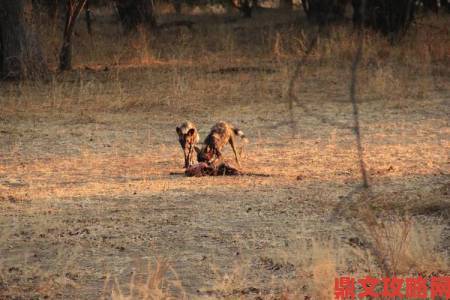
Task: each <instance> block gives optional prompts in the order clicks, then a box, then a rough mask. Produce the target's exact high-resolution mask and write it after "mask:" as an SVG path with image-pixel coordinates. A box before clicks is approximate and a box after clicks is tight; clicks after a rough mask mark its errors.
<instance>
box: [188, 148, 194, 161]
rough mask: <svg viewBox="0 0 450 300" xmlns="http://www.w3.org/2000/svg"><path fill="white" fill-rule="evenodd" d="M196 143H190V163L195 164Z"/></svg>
mask: <svg viewBox="0 0 450 300" xmlns="http://www.w3.org/2000/svg"><path fill="white" fill-rule="evenodd" d="M193 154H194V145H192V144H190V145H189V165H193V164H194V155H193Z"/></svg>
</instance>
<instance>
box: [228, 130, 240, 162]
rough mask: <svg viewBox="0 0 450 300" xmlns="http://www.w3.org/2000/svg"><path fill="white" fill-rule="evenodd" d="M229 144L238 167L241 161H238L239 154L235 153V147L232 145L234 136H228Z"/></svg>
mask: <svg viewBox="0 0 450 300" xmlns="http://www.w3.org/2000/svg"><path fill="white" fill-rule="evenodd" d="M230 145H231V149H233V153H234V157H235V158H236V162H237V164H238V166H239V168H240V167H241V163H240V162H239V155H238V154H237V152H236V147H235V146H234V137H233V136H231V137H230Z"/></svg>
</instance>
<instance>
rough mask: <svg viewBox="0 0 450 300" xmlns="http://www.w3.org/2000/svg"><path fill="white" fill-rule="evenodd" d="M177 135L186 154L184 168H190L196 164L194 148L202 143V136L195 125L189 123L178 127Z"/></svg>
mask: <svg viewBox="0 0 450 300" xmlns="http://www.w3.org/2000/svg"><path fill="white" fill-rule="evenodd" d="M177 134H178V141H179V142H180V145H181V148H182V149H183V153H184V167H185V168H188V167H189V166H190V165H192V164H193V163H194V155H193V154H194V150H195V148H194V147H195V145H196V144H197V143H198V142H199V141H200V135H199V134H198V130H197V128H196V127H195V124H194V123H192V122H189V121H186V122H184V123H183V124H181V125H180V126H177Z"/></svg>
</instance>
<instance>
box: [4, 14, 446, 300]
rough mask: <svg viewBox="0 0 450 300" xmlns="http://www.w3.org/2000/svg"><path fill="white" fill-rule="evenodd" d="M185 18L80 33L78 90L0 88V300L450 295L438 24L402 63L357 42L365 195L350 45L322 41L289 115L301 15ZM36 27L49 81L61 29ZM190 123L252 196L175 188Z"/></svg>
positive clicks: (207, 187)
mask: <svg viewBox="0 0 450 300" xmlns="http://www.w3.org/2000/svg"><path fill="white" fill-rule="evenodd" d="M299 16H300V19H299ZM174 18H175V17H174V16H172V15H170V14H168V13H165V12H164V9H163V8H160V16H159V21H160V22H165V21H170V20H173V19H174ZM182 18H183V19H186V18H189V19H191V20H193V21H194V22H196V24H195V25H194V26H193V29H192V30H190V29H187V28H184V27H176V28H168V29H162V30H161V32H159V33H154V34H148V33H145V32H144V31H141V32H139V33H137V34H132V35H130V36H123V35H122V34H121V31H120V28H119V26H118V25H117V21H116V19H115V17H114V16H113V15H112V11H111V10H108V9H103V10H99V12H97V16H96V18H95V22H94V37H93V38H92V39H91V38H89V36H88V35H87V33H86V30H85V28H84V24H83V23H82V22H79V24H78V28H77V35H76V38H75V45H74V61H75V67H76V68H75V70H74V71H71V72H68V73H64V74H56V73H55V75H54V76H53V77H52V79H51V80H50V81H49V82H39V83H37V82H22V83H2V84H1V89H0V104H1V110H0V192H1V196H0V207H1V210H0V220H1V221H0V241H1V243H0V298H1V299H41V298H42V299H45V298H50V299H98V298H107V299H109V298H113V299H122V298H125V297H127V296H130V294H131V295H132V296H133V297H134V298H135V299H141V298H144V296H152V297H154V298H156V299H159V298H167V297H172V299H179V298H182V297H185V298H189V299H192V298H194V299H195V298H202V299H209V298H211V299H213V298H220V297H224V298H228V299H235V298H249V299H280V298H283V297H284V299H309V298H308V297H312V298H313V299H327V298H331V297H332V294H333V286H334V277H335V276H342V275H353V276H355V277H357V278H361V277H363V276H365V275H372V276H375V277H378V278H379V277H382V275H383V274H384V275H385V274H386V273H391V274H392V273H395V274H397V275H398V276H402V277H406V276H417V275H418V274H421V275H422V276H431V275H436V274H438V275H444V274H447V275H448V270H449V266H448V257H449V249H450V248H449V247H450V238H449V217H450V200H449V199H450V197H449V196H448V193H449V159H448V150H449V133H450V131H449V127H448V120H449V107H450V106H449V99H450V91H449V87H450V84H449V77H450V69H449V67H450V53H449V49H450V40H449V32H448V28H450V23H449V18H448V16H439V17H435V16H433V17H430V18H425V19H421V20H420V24H427V25H426V26H425V25H420V24H418V25H415V26H413V28H412V29H411V30H410V32H409V33H408V35H407V36H406V37H405V38H404V39H403V40H402V41H401V42H400V43H398V44H397V45H395V46H391V45H390V44H389V43H388V42H387V41H386V40H385V39H384V38H383V37H381V36H377V35H376V34H374V33H371V32H366V33H365V38H364V54H363V57H362V61H361V64H360V66H359V70H358V83H359V84H358V86H357V96H358V102H359V112H360V122H361V134H362V142H363V146H364V159H365V163H366V166H367V171H368V175H369V185H370V189H369V190H364V189H361V188H359V187H360V186H361V175H360V169H359V163H358V157H357V152H356V144H355V136H354V132H353V131H352V129H351V127H352V126H353V117H352V106H351V102H350V97H349V85H350V78H351V63H352V59H353V55H354V53H355V51H356V46H357V45H356V44H357V43H356V35H355V33H354V32H353V29H352V28H351V26H350V25H342V26H341V25H338V26H336V27H333V28H331V29H329V30H328V31H327V32H325V33H323V35H322V36H321V37H320V38H319V42H318V46H317V48H316V49H315V50H314V51H313V52H312V53H311V55H310V56H309V58H308V59H307V60H306V62H305V63H304V65H303V66H302V71H301V74H300V76H298V78H295V79H294V89H293V93H294V94H295V95H296V97H297V98H298V102H297V103H294V105H293V108H292V110H290V109H289V107H290V103H289V101H290V99H289V95H288V90H289V84H290V81H291V78H292V76H293V74H294V69H295V65H296V63H297V61H298V60H299V59H300V58H301V57H303V56H304V52H305V47H306V46H305V45H306V44H307V43H308V42H307V41H308V39H309V38H310V37H311V35H312V32H313V31H314V29H313V28H311V26H309V25H307V24H306V23H305V21H304V20H303V18H302V17H301V13H300V12H299V11H294V12H290V13H289V12H264V11H263V12H258V13H257V14H256V17H255V19H254V20H244V19H237V20H234V19H233V18H229V17H225V16H224V15H206V14H204V15H201V14H200V15H185V16H184V17H182ZM41 21H42V20H41ZM37 24H39V26H38V25H36V26H37V27H38V29H39V30H40V32H41V35H42V39H43V40H44V41H45V44H44V47H45V49H46V53H48V58H49V63H50V64H51V65H52V64H53V65H54V64H55V63H56V57H57V55H56V54H57V50H58V47H59V43H60V39H59V37H60V32H61V28H59V27H53V26H51V25H50V24H48V23H46V22H45V20H44V21H42V22H37ZM236 68H242V69H236ZM185 119H189V120H192V121H194V122H195V123H196V124H197V126H198V127H199V129H200V134H201V136H203V137H204V136H206V134H207V132H208V130H209V128H210V127H211V126H212V125H213V124H214V122H216V121H219V120H226V121H229V122H231V123H233V124H235V125H238V126H239V127H240V128H241V129H242V130H243V131H244V132H245V133H246V135H247V136H248V138H249V140H250V142H249V143H248V144H245V145H244V152H243V157H244V158H243V170H244V171H245V172H248V173H253V174H256V175H259V176H256V175H255V176H238V177H208V178H205V177H204V178H187V177H184V176H182V175H180V174H181V173H182V171H183V170H182V168H181V167H182V165H183V157H182V152H181V149H180V147H179V145H178V142H177V137H176V133H175V126H176V125H178V124H179V123H180V122H182V121H183V120H185ZM225 157H226V158H227V159H229V161H230V162H233V160H232V153H231V151H230V149H227V151H226V153H225ZM262 175H267V176H262Z"/></svg>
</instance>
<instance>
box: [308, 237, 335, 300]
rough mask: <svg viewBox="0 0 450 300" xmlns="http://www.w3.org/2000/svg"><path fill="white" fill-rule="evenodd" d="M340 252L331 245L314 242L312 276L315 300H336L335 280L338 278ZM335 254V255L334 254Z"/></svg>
mask: <svg viewBox="0 0 450 300" xmlns="http://www.w3.org/2000/svg"><path fill="white" fill-rule="evenodd" d="M337 251H338V249H336V248H335V247H333V246H332V245H331V244H330V243H323V242H317V241H316V242H313V248H312V253H313V254H312V266H311V269H312V275H313V286H312V294H313V299H334V290H333V288H334V278H336V268H337V263H338V262H337V261H336V258H335V257H336V256H335V253H336V252H337ZM333 253H334V254H333Z"/></svg>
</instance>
